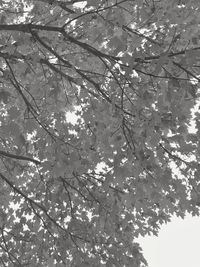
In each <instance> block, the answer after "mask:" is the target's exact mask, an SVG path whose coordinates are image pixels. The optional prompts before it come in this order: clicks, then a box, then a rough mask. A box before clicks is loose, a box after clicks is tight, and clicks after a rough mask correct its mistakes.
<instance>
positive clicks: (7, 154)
mask: <svg viewBox="0 0 200 267" xmlns="http://www.w3.org/2000/svg"><path fill="white" fill-rule="evenodd" d="M0 156H3V157H7V158H12V159H19V160H25V161H30V162H33V163H35V164H36V165H38V164H40V163H41V162H40V161H38V160H36V159H32V158H29V157H25V156H20V155H14V154H11V153H8V152H5V151H3V150H0Z"/></svg>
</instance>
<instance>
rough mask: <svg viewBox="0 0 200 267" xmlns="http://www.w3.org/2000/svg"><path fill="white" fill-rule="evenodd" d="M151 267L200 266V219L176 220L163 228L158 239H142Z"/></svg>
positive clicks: (141, 242) (186, 218)
mask: <svg viewBox="0 0 200 267" xmlns="http://www.w3.org/2000/svg"><path fill="white" fill-rule="evenodd" d="M139 242H140V244H141V246H142V248H143V253H144V256H145V258H146V260H147V261H148V263H149V267H198V266H200V251H199V249H200V246H199V244H200V218H198V217H191V216H189V215H188V216H186V217H185V219H184V220H182V219H181V218H180V219H179V218H174V219H173V220H172V222H171V223H168V224H166V225H163V226H162V227H161V230H160V233H159V235H158V237H153V236H152V237H144V238H140V239H139Z"/></svg>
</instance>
